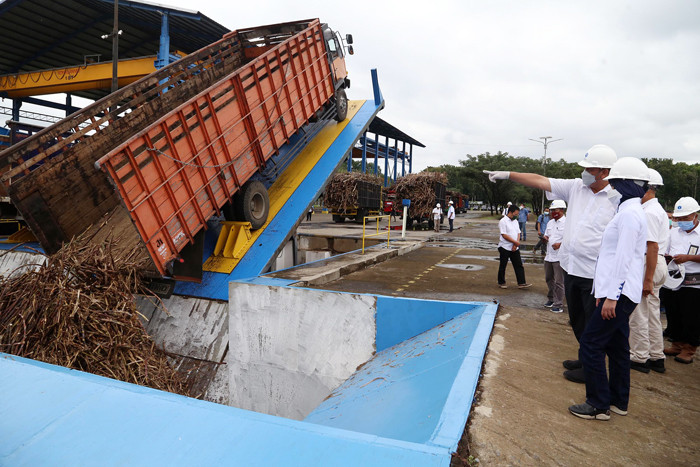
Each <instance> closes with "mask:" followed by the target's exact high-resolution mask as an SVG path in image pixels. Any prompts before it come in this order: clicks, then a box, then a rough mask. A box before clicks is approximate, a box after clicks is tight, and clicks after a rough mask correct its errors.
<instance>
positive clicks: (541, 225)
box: [533, 208, 550, 255]
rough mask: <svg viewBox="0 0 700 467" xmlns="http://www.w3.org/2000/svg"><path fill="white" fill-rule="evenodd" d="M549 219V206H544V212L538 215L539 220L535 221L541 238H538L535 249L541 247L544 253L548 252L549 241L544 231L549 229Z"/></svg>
mask: <svg viewBox="0 0 700 467" xmlns="http://www.w3.org/2000/svg"><path fill="white" fill-rule="evenodd" d="M549 219H550V217H549V208H544V212H543V213H542V214H540V215H539V216H537V220H536V221H535V230H536V231H537V236H538V237H539V240H537V244H536V245H535V248H534V249H533V251H537V250H538V249H540V250H541V251H542V254H543V255H545V254H547V241H546V240H545V239H544V231H545V230H547V222H549Z"/></svg>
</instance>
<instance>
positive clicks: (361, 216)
mask: <svg viewBox="0 0 700 467" xmlns="http://www.w3.org/2000/svg"><path fill="white" fill-rule="evenodd" d="M366 215H367V213H366V212H365V210H364V209H362V208H360V209H358V210H357V214H355V222H357V223H359V224H362V220H363V219H364V217H365V216H366Z"/></svg>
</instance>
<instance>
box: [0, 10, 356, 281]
mask: <svg viewBox="0 0 700 467" xmlns="http://www.w3.org/2000/svg"><path fill="white" fill-rule="evenodd" d="M324 27H325V28H326V29H327V26H325V25H322V24H321V23H319V21H318V20H307V21H299V22H292V23H283V24H278V25H271V26H262V27H258V28H251V29H245V30H238V31H233V32H231V33H229V34H227V35H226V36H224V38H222V39H221V40H220V41H218V42H216V43H214V44H211V45H210V46H207V47H205V48H203V49H201V50H200V51H198V52H195V53H193V54H191V55H189V56H187V57H185V58H183V59H181V60H179V61H177V62H175V63H173V64H170V65H168V66H167V67H164V68H162V69H161V70H158V71H156V72H155V73H153V74H151V75H149V76H147V77H145V78H143V79H142V80H139V81H137V82H135V83H133V84H131V85H129V86H126V87H125V88H122V89H120V90H119V91H117V92H115V93H113V94H111V95H109V96H107V97H105V98H104V99H102V100H100V101H97V102H96V103H94V104H93V105H91V106H89V107H86V108H85V109H83V110H82V111H80V112H77V113H76V114H73V115H71V116H70V117H68V118H66V119H65V120H63V121H61V122H59V123H57V124H55V125H53V126H51V127H48V128H47V129H45V130H43V131H41V132H40V133H38V134H36V135H34V136H33V137H31V138H28V139H27V140H25V141H23V142H22V143H20V144H17V145H15V146H13V147H11V148H10V149H8V150H6V151H4V152H2V153H0V169H3V168H7V170H6V171H5V173H4V174H3V176H2V179H1V180H2V181H3V183H4V185H5V187H6V189H7V191H8V193H9V195H10V197H11V199H12V202H13V203H14V204H15V205H16V207H17V208H18V210H19V211H20V212H21V213H22V215H23V216H24V218H25V219H26V221H27V223H28V225H29V227H30V229H31V230H32V231H33V232H34V234H35V235H36V236H37V238H39V239H40V242H41V243H42V246H43V247H44V248H45V249H46V250H47V251H48V252H52V251H55V250H57V249H58V248H60V245H61V244H62V243H63V242H64V241H67V240H69V239H70V238H71V237H72V236H74V235H78V234H80V233H82V232H83V231H85V230H86V229H87V228H88V227H89V226H91V225H93V224H96V223H98V222H100V221H101V222H102V223H103V225H107V226H109V224H110V222H112V223H115V224H119V225H120V226H121V227H119V228H118V230H119V235H120V240H121V241H122V242H123V243H126V245H125V246H126V247H127V248H132V249H139V250H141V251H142V253H143V254H147V255H148V256H149V257H150V258H151V260H152V263H153V267H154V271H157V273H158V274H160V275H162V276H166V277H167V276H171V275H172V263H173V261H175V260H178V259H179V255H180V252H181V251H182V250H183V248H185V247H186V246H187V245H189V244H192V243H193V242H194V236H195V235H196V234H197V233H198V232H200V231H201V230H202V229H204V228H206V222H207V220H208V219H210V218H211V217H212V216H214V215H216V214H220V213H221V209H222V207H223V206H224V205H225V204H226V203H228V202H229V201H230V200H231V198H232V196H233V195H234V194H235V193H236V191H237V190H239V189H240V187H241V186H242V185H243V184H244V183H245V182H246V181H247V180H249V179H250V177H251V176H252V175H253V174H255V173H256V172H257V171H258V170H259V169H261V168H263V167H264V166H265V163H266V161H267V160H268V159H269V158H270V157H271V156H272V155H274V154H275V153H276V152H277V151H278V149H279V147H280V146H282V145H283V144H285V143H286V142H287V141H288V139H289V137H290V136H291V135H293V134H294V133H296V132H297V130H298V129H299V128H300V127H301V126H302V125H304V124H306V123H307V122H308V121H309V119H311V118H313V117H314V116H315V114H316V113H317V112H318V111H319V110H320V109H322V108H323V107H324V106H326V105H329V102H332V101H333V99H334V96H335V95H336V92H337V90H338V89H340V88H341V87H345V81H346V80H345V77H344V76H337V71H336V70H335V69H334V68H332V63H333V57H332V56H331V54H329V52H328V50H327V40H328V32H327V31H325V30H324ZM324 32H326V38H325V39H324ZM336 37H337V36H333V40H336ZM341 57H342V55H341ZM336 61H337V57H336ZM343 95H344V93H343ZM107 215H109V216H111V217H110V219H114V220H110V219H105V216H107ZM127 216H128V218H129V219H130V220H131V223H130V224H131V225H130V226H127V224H129V223H128V222H125V221H124V219H125V218H126V217H127Z"/></svg>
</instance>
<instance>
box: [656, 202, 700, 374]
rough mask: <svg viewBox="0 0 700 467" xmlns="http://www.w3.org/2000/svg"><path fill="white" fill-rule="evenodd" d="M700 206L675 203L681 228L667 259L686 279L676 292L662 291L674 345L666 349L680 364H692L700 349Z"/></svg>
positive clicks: (672, 237)
mask: <svg viewBox="0 0 700 467" xmlns="http://www.w3.org/2000/svg"><path fill="white" fill-rule="evenodd" d="M698 211H700V205H698V202H697V201H696V200H695V199H693V198H691V197H689V196H686V197H683V198H681V199H679V200H678V201H676V205H675V208H674V210H673V220H675V221H678V227H674V228H673V229H671V234H670V238H669V246H668V252H667V253H668V255H669V256H670V257H672V258H673V261H674V262H675V263H676V264H679V265H682V266H683V267H684V269H685V277H684V279H683V281H682V282H681V284H680V287H679V288H678V289H676V290H668V289H663V291H664V294H663V299H664V306H665V308H666V319H667V320H668V328H667V330H666V334H667V336H668V338H669V339H670V340H672V345H671V346H670V347H668V348H666V349H664V353H665V354H666V355H671V356H675V360H676V361H677V362H680V363H692V362H693V358H694V356H695V351H696V350H697V348H698V345H700V311H698V310H699V308H700V306H699V305H698V303H700V227H698Z"/></svg>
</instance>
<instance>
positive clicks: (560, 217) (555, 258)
mask: <svg viewBox="0 0 700 467" xmlns="http://www.w3.org/2000/svg"><path fill="white" fill-rule="evenodd" d="M565 209H566V203H565V202H564V201H563V200H560V199H556V200H554V201H552V205H551V206H550V207H549V215H551V216H552V217H551V219H549V221H548V222H547V227H546V228H545V231H544V237H543V238H544V240H545V243H546V245H547V255H546V256H545V257H544V280H545V281H546V282H547V288H548V291H547V303H545V304H544V306H545V307H547V308H551V309H552V312H554V313H562V312H563V311H564V270H563V269H562V268H561V265H560V264H559V249H560V247H561V243H562V241H563V239H564V226H565V225H566V216H565V215H564V210H565Z"/></svg>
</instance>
